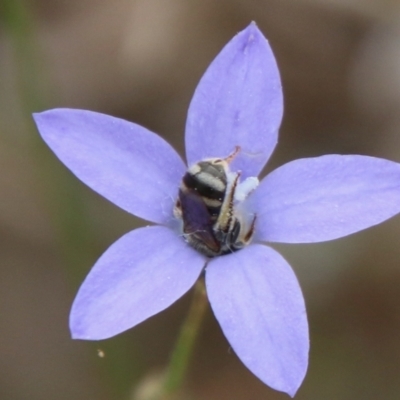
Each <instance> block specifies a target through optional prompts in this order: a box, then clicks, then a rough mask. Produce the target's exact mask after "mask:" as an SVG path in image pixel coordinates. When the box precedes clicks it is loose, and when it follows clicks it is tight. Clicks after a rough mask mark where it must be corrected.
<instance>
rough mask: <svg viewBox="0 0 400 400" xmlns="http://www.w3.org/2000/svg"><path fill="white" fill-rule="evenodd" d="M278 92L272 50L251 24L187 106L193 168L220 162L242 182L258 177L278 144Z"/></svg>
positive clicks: (228, 47) (280, 110)
mask: <svg viewBox="0 0 400 400" xmlns="http://www.w3.org/2000/svg"><path fill="white" fill-rule="evenodd" d="M282 113H283V97H282V87H281V81H280V77H279V71H278V67H277V65H276V61H275V58H274V55H273V53H272V50H271V48H270V46H269V44H268V42H267V40H266V39H265V37H264V36H263V34H262V33H261V32H260V31H259V29H258V28H257V26H256V25H255V24H254V23H252V24H250V25H249V26H248V27H247V28H246V29H245V30H243V31H242V32H240V33H239V34H238V35H236V36H235V37H234V38H233V39H232V40H231V41H230V42H229V43H228V44H227V45H226V46H225V47H224V49H223V50H222V51H221V53H220V54H219V55H218V56H217V58H216V59H215V60H214V61H213V62H212V64H211V65H210V66H209V68H208V69H207V71H206V73H205V74H204V76H203V77H202V79H201V81H200V83H199V85H198V86H197V89H196V91H195V94H194V96H193V99H192V102H191V104H190V108H189V113H188V119H187V124H186V155H187V159H188V164H189V165H191V164H193V163H195V162H198V161H199V160H202V159H204V158H212V157H224V156H228V155H229V154H230V153H232V152H233V150H234V147H235V146H240V147H241V152H240V153H239V155H238V156H237V157H236V159H235V160H234V161H233V162H232V168H233V169H234V170H241V171H242V173H243V178H246V177H248V176H257V175H258V173H259V172H260V171H261V169H262V168H263V166H264V165H265V163H266V162H267V160H268V158H269V157H270V155H271V153H272V151H273V150H274V148H275V145H276V142H277V139H278V129H279V125H280V123H281V119H282Z"/></svg>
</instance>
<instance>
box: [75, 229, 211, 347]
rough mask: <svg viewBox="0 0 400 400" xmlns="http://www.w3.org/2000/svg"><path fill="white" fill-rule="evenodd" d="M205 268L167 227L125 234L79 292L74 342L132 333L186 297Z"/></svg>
mask: <svg viewBox="0 0 400 400" xmlns="http://www.w3.org/2000/svg"><path fill="white" fill-rule="evenodd" d="M204 264H205V260H204V257H202V256H201V255H200V254H199V253H197V252H196V251H195V250H193V249H192V248H191V247H189V246H188V245H187V244H186V243H185V242H184V241H183V240H182V239H181V238H180V237H178V236H177V235H176V234H175V233H174V232H173V231H172V230H170V229H168V228H165V227H162V226H153V227H147V228H140V229H136V230H134V231H132V232H130V233H128V234H126V235H125V236H123V237H122V238H120V239H119V240H118V241H117V242H115V243H114V244H113V245H112V246H111V247H110V248H109V249H108V250H107V251H106V252H105V253H104V254H103V255H102V256H101V257H100V259H99V260H98V261H97V263H96V264H95V266H94V267H93V269H92V270H91V271H90V273H89V275H88V276H87V278H86V279H85V281H84V282H83V284H82V286H81V288H80V289H79V292H78V294H77V296H76V298H75V301H74V304H73V306H72V310H71V315H70V328H71V333H72V337H73V338H75V339H88V340H99V339H106V338H109V337H111V336H114V335H117V334H118V333H121V332H123V331H125V330H127V329H129V328H132V327H133V326H135V325H137V324H139V323H140V322H142V321H144V320H145V319H147V318H149V317H151V316H152V315H154V314H157V313H158V312H160V311H162V310H164V309H165V308H167V307H169V306H170V305H171V304H172V303H174V302H175V301H176V300H178V299H179V298H180V297H181V296H182V295H183V294H185V293H186V292H187V291H188V290H189V289H190V288H191V287H192V286H193V284H194V283H195V282H196V280H197V278H198V276H199V275H200V273H201V271H202V269H203V267H204Z"/></svg>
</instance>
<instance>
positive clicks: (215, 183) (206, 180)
mask: <svg viewBox="0 0 400 400" xmlns="http://www.w3.org/2000/svg"><path fill="white" fill-rule="evenodd" d="M196 179H197V180H198V181H199V182H201V183H203V184H204V185H207V186H209V187H211V188H212V189H214V190H217V191H219V192H225V189H226V185H225V183H224V182H222V181H221V179H219V178H216V177H215V176H212V175H211V174H209V173H207V172H200V173H198V174H197V175H196Z"/></svg>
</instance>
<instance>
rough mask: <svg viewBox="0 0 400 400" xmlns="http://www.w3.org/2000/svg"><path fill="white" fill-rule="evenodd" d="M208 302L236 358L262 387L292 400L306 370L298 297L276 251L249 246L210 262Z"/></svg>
mask: <svg viewBox="0 0 400 400" xmlns="http://www.w3.org/2000/svg"><path fill="white" fill-rule="evenodd" d="M206 285H207V293H208V298H209V300H210V303H211V306H212V309H213V311H214V314H215V316H216V318H217V319H218V321H219V323H220V325H221V328H222V330H223V332H224V334H225V336H226V338H227V339H228V341H229V343H230V344H231V346H232V348H233V350H234V351H235V352H236V354H237V355H238V357H239V358H240V359H241V360H242V362H243V363H244V364H245V365H246V367H247V368H249V370H250V371H251V372H253V373H254V374H255V375H256V376H257V377H258V378H259V379H261V380H262V381H263V382H264V383H266V384H267V385H269V386H271V387H272V388H273V389H276V390H280V391H282V392H286V393H288V394H289V395H291V396H294V394H295V393H296V391H297V389H298V388H299V386H300V384H301V382H302V381H303V379H304V376H305V373H306V370H307V364H308V350H309V338H308V325H307V316H306V311H305V305H304V300H303V296H302V294H301V290H300V287H299V284H298V282H297V279H296V276H295V275H294V273H293V271H292V269H291V268H290V265H289V264H288V263H287V262H286V261H285V260H284V259H283V258H282V256H281V255H280V254H279V253H277V252H276V251H275V250H273V249H271V248H269V247H267V246H263V245H258V244H255V245H250V246H249V247H247V248H245V249H243V250H241V251H238V252H237V253H234V254H231V255H228V256H223V257H219V258H217V259H213V260H212V261H211V262H210V264H209V266H208V267H207V269H206Z"/></svg>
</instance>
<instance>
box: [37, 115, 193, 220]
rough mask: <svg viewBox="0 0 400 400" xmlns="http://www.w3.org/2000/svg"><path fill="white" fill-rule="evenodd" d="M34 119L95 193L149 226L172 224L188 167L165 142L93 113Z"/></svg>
mask: <svg viewBox="0 0 400 400" xmlns="http://www.w3.org/2000/svg"><path fill="white" fill-rule="evenodd" d="M34 119H35V122H36V124H37V126H38V129H39V131H40V133H41V135H42V137H43V139H44V140H45V142H46V143H47V144H48V145H49V147H50V148H51V149H52V150H53V151H54V153H55V154H56V155H57V157H58V158H59V159H60V160H61V161H62V162H63V163H64V164H65V165H66V166H67V167H68V168H69V169H70V170H71V171H72V172H73V173H74V174H75V175H76V176H77V177H78V178H79V179H81V180H82V181H83V182H84V183H86V184H87V185H88V186H89V187H91V188H92V189H93V190H95V191H96V192H98V193H100V194H101V195H103V196H104V197H105V198H106V199H108V200H110V201H112V202H113V203H115V204H116V205H118V206H119V207H121V208H123V209H124V210H126V211H128V212H130V213H132V214H135V215H137V216H138V217H141V218H144V219H146V220H148V221H152V222H156V223H168V221H169V220H170V219H171V218H172V210H173V204H174V199H175V198H176V197H177V194H178V187H179V183H180V180H181V178H182V176H183V174H184V173H185V170H186V167H185V165H184V164H183V162H182V160H181V159H180V157H179V156H178V154H177V153H176V152H175V150H174V149H173V148H172V147H171V146H170V145H169V144H168V143H167V142H166V141H165V140H164V139H162V138H161V137H159V136H157V135H156V134H154V133H152V132H150V131H148V130H147V129H146V128H143V127H141V126H139V125H136V124H133V123H131V122H128V121H124V120H122V119H119V118H114V117H110V116H108V115H104V114H99V113H95V112H92V111H84V110H71V109H55V110H50V111H46V112H43V113H40V114H35V115H34Z"/></svg>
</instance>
